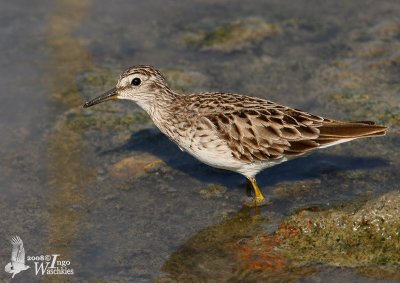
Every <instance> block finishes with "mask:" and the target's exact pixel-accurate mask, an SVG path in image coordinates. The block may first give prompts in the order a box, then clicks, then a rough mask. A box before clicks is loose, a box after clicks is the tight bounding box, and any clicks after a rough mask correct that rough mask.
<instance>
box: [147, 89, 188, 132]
mask: <svg viewBox="0 0 400 283" xmlns="http://www.w3.org/2000/svg"><path fill="white" fill-rule="evenodd" d="M184 99H185V95H182V94H179V93H176V92H173V91H168V92H167V93H164V94H163V95H160V96H159V97H158V98H157V101H155V102H154V103H153V104H152V107H151V109H150V112H148V113H149V115H150V117H151V119H152V120H153V122H154V124H155V125H156V126H157V127H158V128H159V129H160V130H161V131H162V132H163V133H164V134H166V135H168V136H170V137H171V133H170V131H169V128H171V126H173V124H174V121H176V117H177V116H179V115H182V114H183V113H181V112H182V111H181V112H179V111H177V110H176V108H179V109H182V108H181V107H179V105H181V104H182V102H183V100H184ZM182 110H184V109H182Z"/></svg>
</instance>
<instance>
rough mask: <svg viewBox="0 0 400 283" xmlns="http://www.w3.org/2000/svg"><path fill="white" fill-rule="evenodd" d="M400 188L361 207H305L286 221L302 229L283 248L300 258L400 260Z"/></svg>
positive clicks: (366, 262) (360, 262) (365, 262)
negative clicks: (312, 208)
mask: <svg viewBox="0 0 400 283" xmlns="http://www.w3.org/2000/svg"><path fill="white" fill-rule="evenodd" d="M399 212H400V192H399V191H394V192H390V193H387V194H385V195H383V196H381V197H379V198H377V199H373V200H370V201H368V202H366V203H365V204H364V205H363V206H362V207H360V208H358V209H354V208H348V207H347V208H343V209H339V210H335V209H331V210H327V211H316V212H315V211H313V212H312V211H301V212H299V213H297V214H295V215H293V216H291V217H289V218H288V219H287V220H286V221H285V223H284V225H289V226H291V227H297V228H298V229H299V231H300V233H298V234H297V235H296V237H294V238H292V239H291V238H288V240H287V241H285V242H284V243H283V244H282V245H281V246H280V248H279V249H280V251H281V252H282V253H283V254H284V255H286V256H287V257H288V258H290V259H293V260H296V261H300V262H323V263H327V264H331V265H340V266H349V267H356V266H374V265H382V266H397V268H398V267H399V263H400V217H399V215H400V214H399Z"/></svg>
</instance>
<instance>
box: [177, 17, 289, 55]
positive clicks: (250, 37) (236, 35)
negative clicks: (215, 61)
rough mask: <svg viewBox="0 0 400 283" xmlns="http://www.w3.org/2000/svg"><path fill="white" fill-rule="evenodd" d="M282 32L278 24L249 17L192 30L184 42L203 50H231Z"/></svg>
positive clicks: (242, 47)
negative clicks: (205, 28) (195, 30)
mask: <svg viewBox="0 0 400 283" xmlns="http://www.w3.org/2000/svg"><path fill="white" fill-rule="evenodd" d="M281 33H282V28H281V27H280V26H279V25H278V24H275V23H268V22H265V21H264V20H262V19H260V18H248V19H243V20H238V21H234V22H231V23H227V24H224V25H221V26H217V27H215V28H214V29H211V30H199V31H197V32H192V33H190V34H187V35H186V36H185V37H184V42H185V43H186V45H189V46H195V47H199V48H200V49H201V50H215V51H222V52H230V51H237V50H242V49H244V48H247V47H250V46H252V45H253V44H255V43H258V42H261V41H262V40H264V39H265V38H268V37H273V36H276V35H279V34H281Z"/></svg>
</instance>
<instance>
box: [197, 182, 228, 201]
mask: <svg viewBox="0 0 400 283" xmlns="http://www.w3.org/2000/svg"><path fill="white" fill-rule="evenodd" d="M226 190H227V189H226V188H225V187H223V186H220V185H216V184H211V185H209V186H207V187H205V188H203V189H200V190H199V194H200V196H201V197H202V198H204V199H208V198H213V197H222V196H223V195H224V193H225V192H226Z"/></svg>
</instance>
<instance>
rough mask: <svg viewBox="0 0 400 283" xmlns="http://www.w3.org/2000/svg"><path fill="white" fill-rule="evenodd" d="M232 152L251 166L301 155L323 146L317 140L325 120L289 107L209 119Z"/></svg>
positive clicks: (250, 111)
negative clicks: (289, 109)
mask: <svg viewBox="0 0 400 283" xmlns="http://www.w3.org/2000/svg"><path fill="white" fill-rule="evenodd" d="M207 118H208V119H209V120H210V121H211V123H213V124H214V126H215V128H216V130H217V132H218V133H220V137H222V138H223V139H224V140H225V141H226V142H227V144H228V145H229V147H230V148H231V150H232V154H233V156H234V157H235V158H237V159H239V160H243V161H247V162H253V161H263V160H274V159H279V158H282V157H283V156H284V155H300V154H303V153H305V152H306V151H308V150H310V149H313V148H316V147H318V146H319V144H318V143H317V142H315V141H314V140H315V139H317V138H318V136H319V129H318V128H319V127H321V126H322V124H323V121H324V119H323V118H321V117H318V116H315V115H311V114H308V113H305V112H300V111H296V110H293V109H292V111H291V112H290V111H288V109H287V108H285V107H274V108H266V107H263V108H259V109H257V107H255V108H254V109H240V110H237V111H227V112H224V113H218V114H212V115H207Z"/></svg>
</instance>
